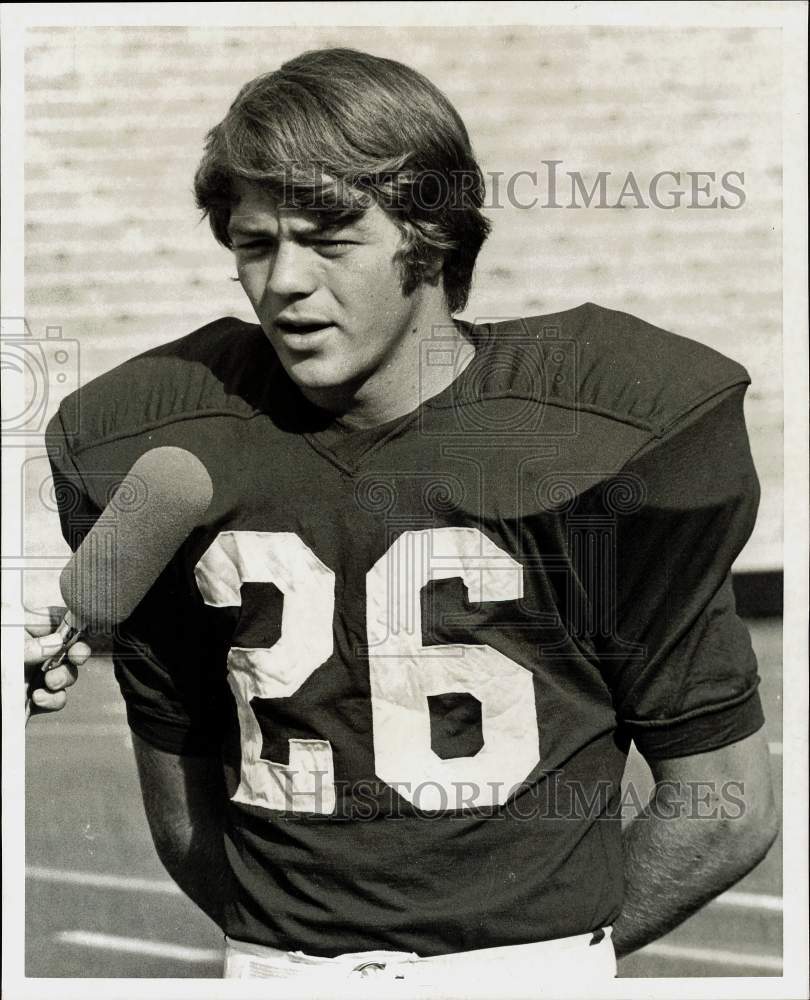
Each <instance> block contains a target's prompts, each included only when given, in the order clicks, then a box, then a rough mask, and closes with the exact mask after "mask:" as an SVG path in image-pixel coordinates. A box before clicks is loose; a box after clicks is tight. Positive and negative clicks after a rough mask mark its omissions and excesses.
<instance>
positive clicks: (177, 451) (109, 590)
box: [59, 446, 214, 632]
mask: <svg viewBox="0 0 810 1000" xmlns="http://www.w3.org/2000/svg"><path fill="white" fill-rule="evenodd" d="M213 492H214V488H213V484H212V482H211V477H210V475H209V474H208V470H207V469H206V468H205V466H204V465H203V463H202V462H201V461H200V460H199V458H197V457H196V455H192V453H191V452H190V451H186V449H185V448H174V447H168V446H167V447H160V448H153V449H152V450H151V451H148V452H146V454H144V455H142V456H141V457H140V458H139V459H138V460H137V461H136V462H135V464H134V465H133V466H132V468H131V469H130V470H129V472H128V473H127V475H126V476H125V477H124V478H123V480H122V481H121V483H120V485H119V486H118V488H117V489H116V491H115V493H114V495H113V497H112V499H111V500H110V502H109V504H108V505H107V506H106V507H105V508H104V510H103V512H102V513H101V515H100V517H99V519H98V521H97V522H96V524H95V525H94V526H93V528H92V529H91V530H90V531H89V532H88V534H87V536H86V537H85V538H84V540H83V541H82V543H81V545H80V546H79V548H78V549H77V550H76V551H75V552H74V554H73V556H72V557H71V559H70V561H69V562H68V564H67V565H66V566H65V568H64V569H63V570H62V575H61V577H60V579H59V586H60V589H61V591H62V597H63V598H64V601H65V604H66V605H67V606H68V608H69V609H70V611H71V612H72V614H73V616H74V619H75V621H76V623H77V624H78V625H79V627H81V628H84V629H87V630H90V631H93V632H110V631H112V629H113V628H114V626H115V625H117V624H118V623H119V622H122V621H124V619H126V618H128V617H129V616H130V615H131V614H132V612H133V611H134V610H135V608H136V607H137V605H138V604H139V603H140V602H141V600H142V599H143V597H144V596H145V595H146V592H147V591H148V590H149V588H150V587H151V586H152V584H153V583H154V582H155V580H156V579H157V578H158V576H160V574H161V573H162V572H163V570H164V569H165V567H166V566H167V565H168V563H169V562H170V561H171V559H172V557H173V556H174V554H175V553H176V552H177V550H178V549H179V548H180V546H181V545H182V544H183V542H184V541H185V539H186V538H188V536H189V535H190V534H191V532H192V531H193V530H194V528H196V527H197V526H198V525H199V524H200V523H201V522H202V519H203V517H204V515H205V512H206V511H207V510H208V507H209V505H210V503H211V499H212V496H213Z"/></svg>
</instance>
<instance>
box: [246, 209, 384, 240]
mask: <svg viewBox="0 0 810 1000" xmlns="http://www.w3.org/2000/svg"><path fill="white" fill-rule="evenodd" d="M302 221H303V222H305V223H308V225H307V226H306V228H304V229H300V230H297V231H296V232H295V233H294V235H296V236H304V237H306V236H315V235H318V234H323V233H329V232H333V231H335V230H340V229H349V228H350V227H352V226H357V227H358V228H359V230H360V232H361V233H363V232H365V229H364V226H363V215H362V214H360V215H355V214H354V213H351V214H347V213H346V212H338V213H332V212H328V211H324V212H312V213H307V214H306V215H305V216H304V218H303V220H302ZM228 235H229V236H230V237H231V238H233V237H235V236H270V237H272V238H275V234H272V233H270V232H269V230H268V229H267V227H266V226H261V225H253V224H251V222H250V221H248V220H245V221H244V222H240V221H239V220H238V219H237V220H235V221H232V222H230V223H229V224H228Z"/></svg>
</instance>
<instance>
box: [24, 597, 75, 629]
mask: <svg viewBox="0 0 810 1000" xmlns="http://www.w3.org/2000/svg"><path fill="white" fill-rule="evenodd" d="M66 611H67V608H65V607H61V606H60V605H58V604H51V605H49V606H48V607H47V608H34V609H33V610H32V611H29V612H28V613H27V615H26V620H25V631H26V632H28V634H29V635H48V634H49V633H50V632H53V630H54V629H55V628H57V627H58V626H59V625H60V624H61V622H62V619H63V618H64V617H65V612H66Z"/></svg>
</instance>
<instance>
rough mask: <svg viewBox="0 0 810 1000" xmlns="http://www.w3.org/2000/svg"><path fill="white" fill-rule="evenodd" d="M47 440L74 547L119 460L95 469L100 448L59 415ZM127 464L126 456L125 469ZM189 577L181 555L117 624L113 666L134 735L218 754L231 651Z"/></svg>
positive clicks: (161, 745) (173, 748)
mask: <svg viewBox="0 0 810 1000" xmlns="http://www.w3.org/2000/svg"><path fill="white" fill-rule="evenodd" d="M45 441H46V447H47V451H48V457H49V460H50V463H51V470H52V473H53V478H54V494H55V496H56V500H57V504H58V509H59V518H60V523H61V528H62V534H63V536H64V538H65V540H66V541H67V543H68V545H69V546H70V547H71V549H72V550H73V551H75V550H76V549H77V548H78V546H79V544H80V543H81V541H82V539H83V538H84V537H85V535H86V534H87V533H88V531H89V530H90V529H91V528H92V527H93V525H94V524H95V522H96V521H97V520H98V518H99V515H100V514H101V511H102V509H103V506H104V501H105V497H106V495H107V493H108V492H109V488H110V475H111V469H112V467H113V466H115V465H116V462H115V460H114V459H111V456H110V452H109V447H105V450H104V459H103V468H98V469H96V468H95V466H94V457H93V456H94V450H93V448H92V447H90V448H86V449H78V448H76V447H75V443H74V442H73V441H72V440H71V437H70V435H68V434H67V433H66V432H65V429H64V424H63V421H62V420H61V417H60V415H59V413H57V414H56V416H55V417H54V418H53V419H52V420H51V422H50V424H49V425H48V428H47V431H46V436H45ZM77 451H78V452H79V453H80V454H79V456H78V457H77V454H76V452H77ZM100 461H101V460H100ZM128 464H130V462H129V457H128V456H123V455H122V456H121V465H122V467H124V466H126V465H128ZM125 471H126V469H125V468H122V469H121V470H119V473H118V475H119V477H120V474H123V473H124V472H125ZM184 581H185V573H184V572H183V566H182V561H181V560H180V559H175V560H173V561H172V562H171V563H169V566H168V567H167V568H166V570H164V572H163V573H162V574H161V576H160V577H159V578H158V580H157V581H156V583H155V584H154V585H153V587H152V589H151V591H150V592H149V593H148V594H147V595H146V597H145V598H144V599H143V600H142V601H141V603H140V604H139V605H138V607H137V608H136V609H135V611H134V613H133V614H132V615H131V616H130V618H129V619H127V621H126V622H124V623H122V624H121V625H120V626H119V627H118V628H117V629H116V632H115V635H114V636H113V645H112V655H113V667H114V670H115V676H116V679H117V681H118V684H119V687H120V689H121V692H122V694H123V696H124V701H125V704H126V711H127V719H128V722H129V725H130V728H131V729H132V731H133V732H134V733H136V734H137V735H138V736H140V737H141V738H142V739H144V740H145V741H146V742H147V743H150V744H151V745H153V746H155V747H157V748H158V749H161V750H166V751H168V752H170V753H177V754H188V755H209V754H210V755H214V754H217V753H219V752H220V749H221V732H222V723H221V714H222V710H223V705H225V704H227V703H228V702H227V699H226V698H225V697H223V691H222V687H223V685H224V676H223V675H224V668H223V667H222V665H223V664H224V663H225V657H226V652H227V650H226V647H225V645H224V640H221V639H220V637H218V636H211V635H210V633H209V632H208V631H206V628H205V622H204V621H201V617H202V616H201V615H200V613H199V612H200V608H199V604H201V601H198V600H196V599H195V595H194V594H193V593H192V592H191V591H190V589H189V588H188V586H186V585H184Z"/></svg>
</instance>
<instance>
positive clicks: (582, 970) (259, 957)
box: [224, 927, 616, 997]
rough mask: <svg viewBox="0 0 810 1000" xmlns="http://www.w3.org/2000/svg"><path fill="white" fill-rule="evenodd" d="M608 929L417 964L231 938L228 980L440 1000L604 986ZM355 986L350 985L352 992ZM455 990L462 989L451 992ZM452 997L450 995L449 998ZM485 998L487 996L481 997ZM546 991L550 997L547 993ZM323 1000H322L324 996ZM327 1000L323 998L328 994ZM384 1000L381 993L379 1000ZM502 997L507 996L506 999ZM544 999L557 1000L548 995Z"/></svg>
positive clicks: (405, 958) (400, 955) (387, 955)
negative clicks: (427, 995) (555, 984)
mask: <svg viewBox="0 0 810 1000" xmlns="http://www.w3.org/2000/svg"><path fill="white" fill-rule="evenodd" d="M610 936H611V928H609V927H607V928H605V929H604V931H597V932H596V933H588V934H578V935H575V936H573V937H566V938H557V939H555V940H552V941H537V942H532V943H530V944H519V945H507V946H503V947H496V948H483V949H476V950H473V951H465V952H453V953H451V954H448V955H436V956H430V957H420V956H419V955H417V954H414V953H410V952H402V951H382V950H378V951H361V952H349V953H346V954H343V955H337V956H335V957H334V958H322V957H319V956H316V955H307V954H304V953H303V952H300V951H283V950H281V949H278V948H271V947H267V946H264V945H256V944H251V943H249V942H244V941H235V940H232V939H229V938H226V946H227V947H226V955H225V973H224V974H225V977H226V978H247V979H253V978H256V979H285V980H287V983H288V986H292V985H293V983H292V982H290V981H291V980H292V981H294V980H298V981H299V982H300V983H301V986H302V988H303V987H304V984H305V983H310V984H313V985H314V983H315V982H317V983H318V984H320V986H321V989H322V990H323V989H327V988H328V987H331V989H329V992H334V994H335V995H340V991H341V989H353V988H355V989H364V988H370V987H371V984H372V983H373V984H376V985H375V989H378V988H379V989H382V988H383V985H384V984H385V985H386V987H387V988H386V991H385V992H386V995H387V993H388V991H389V990H393V991H394V992H393V993H392V995H401V996H405V995H406V991H407V989H411V990H416V992H417V993H418V992H419V990H420V989H421V988H430V987H433V988H434V989H435V988H443V992H442V994H441V995H442V996H448V997H449V996H455V995H458V996H467V995H470V996H472V995H476V994H478V995H486V990H487V989H491V988H492V983H490V985H489V987H488V986H487V982H488V981H489V980H490V979H492V978H493V977H494V979H496V980H497V981H498V982H499V983H500V990H501V992H503V991H505V990H508V987H509V985H510V983H512V984H513V985H516V984H517V985H520V984H521V983H523V984H524V985H525V986H526V988H527V990H529V991H530V990H531V989H532V988H536V989H539V986H540V985H541V984H542V985H544V986H545V987H550V986H551V981H552V980H557V981H559V980H558V977H564V978H565V980H566V981H567V982H568V983H569V984H570V981H571V980H572V979H574V980H576V981H581V980H583V979H585V980H588V981H604V980H606V979H609V978H612V977H613V976H615V974H616V959H615V954H614V951H613V945H612V942H611V939H610ZM352 984H353V985H352ZM452 988H455V989H457V990H458V993H457V994H456V993H453V992H452ZM448 990H449V991H448ZM479 990H480V991H482V992H479ZM544 992H545V990H544ZM544 992H536V993H535V992H526V993H525V994H521V993H520V991H519V990H518V992H517V993H515V995H527V996H528V995H536V996H543V995H544ZM319 995H320V994H319ZM324 995H326V994H324ZM380 995H382V994H380ZM504 995H508V994H507V993H504ZM547 995H552V994H551V993H548V994H547Z"/></svg>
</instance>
